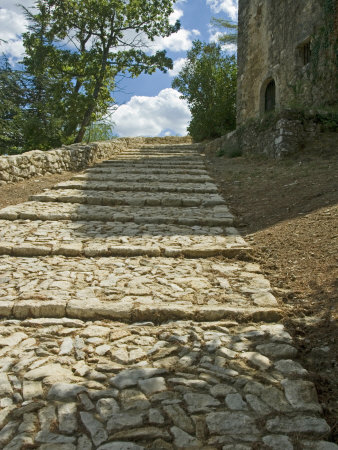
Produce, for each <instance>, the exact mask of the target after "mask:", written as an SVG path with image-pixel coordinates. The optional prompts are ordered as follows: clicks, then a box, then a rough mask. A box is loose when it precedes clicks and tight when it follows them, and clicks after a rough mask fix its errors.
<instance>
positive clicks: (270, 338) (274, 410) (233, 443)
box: [0, 319, 337, 450]
mask: <svg viewBox="0 0 338 450" xmlns="http://www.w3.org/2000/svg"><path fill="white" fill-rule="evenodd" d="M74 324H75V325H76V326H75V327H71V326H70V325H71V324H70V323H66V322H65V319H54V321H53V322H52V321H51V320H50V319H39V320H37V319H35V320H32V319H27V320H23V321H21V320H2V321H0V332H1V335H2V336H11V335H13V334H14V333H20V335H25V339H23V340H22V341H21V342H20V343H16V344H14V343H12V345H8V346H6V347H2V348H1V351H2V355H3V356H2V357H1V358H0V368H1V371H2V372H1V373H2V377H6V383H7V384H8V385H9V389H8V390H7V391H6V392H4V393H1V394H0V401H1V403H2V405H7V406H4V407H3V408H2V410H1V414H0V420H1V422H0V429H2V430H1V431H0V439H1V441H0V442H1V445H2V448H4V449H7V448H8V449H10V448H22V447H24V445H26V446H27V445H29V446H30V447H38V446H40V448H43V449H47V448H48V449H58V450H60V449H61V450H65V449H66V450H74V449H76V448H79V449H81V450H83V449H93V448H97V449H101V450H109V449H117V450H121V449H126V450H136V449H159V448H166V449H172V450H174V449H176V448H181V447H182V446H184V448H189V447H191V446H193V448H198V449H201V450H202V449H207V448H213V449H224V448H229V449H231V448H234V449H236V448H248V449H249V448H253V447H254V448H264V445H265V444H266V445H268V446H271V448H281V449H284V448H287V449H293V448H294V449H296V448H318V449H319V448H328V449H332V450H334V449H335V448H337V446H335V444H333V443H329V442H327V441H325V439H326V438H327V436H328V433H329V431H330V428H329V426H328V424H327V423H326V422H325V420H324V419H322V418H321V417H320V405H319V403H318V399H317V396H316V393H315V390H314V386H313V384H312V383H311V382H309V381H308V380H306V379H305V378H304V375H298V376H296V377H295V376H293V377H292V379H289V378H288V376H287V375H286V374H285V373H284V372H282V371H280V370H279V369H278V367H279V366H280V365H281V362H282V360H278V357H277V358H276V356H275V355H272V357H271V364H270V366H269V367H267V368H265V369H260V368H257V367H255V366H254V365H252V364H251V362H249V361H248V360H247V359H246V358H245V357H243V355H244V353H245V352H251V353H254V352H257V348H259V347H260V346H262V345H264V344H266V345H276V344H277V343H279V344H281V343H284V344H286V343H287V344H288V345H290V344H291V345H292V340H291V337H290V335H289V334H288V333H287V331H286V330H285V328H284V327H283V325H281V324H276V323H272V324H260V323H247V324H240V323H238V322H236V321H215V322H208V323H206V322H194V321H176V322H168V323H165V324H163V325H155V324H154V323H152V322H147V323H134V324H130V325H127V324H123V323H120V322H111V321H110V322H107V321H95V322H89V323H88V322H84V321H80V320H78V321H76V323H74ZM66 340H71V341H72V342H73V347H72V350H71V351H70V352H69V353H68V354H67V355H66V356H62V355H60V353H61V349H62V348H63V346H64V342H65V341H66ZM102 345H105V346H106V347H107V348H108V350H107V352H106V353H105V354H104V355H100V351H99V349H100V348H101V347H102ZM227 352H228V355H229V357H227V356H225V355H226V353H227ZM230 352H232V353H233V355H235V357H233V356H230ZM277 362H279V366H277ZM292 362H293V361H290V363H291V364H292ZM294 364H296V363H295V362H294ZM303 374H304V370H303ZM32 379H34V380H35V379H38V381H31V380H32ZM29 383H30V384H31V385H33V384H35V385H38V386H39V398H38V399H36V398H33V399H32V400H30V401H29V402H27V401H26V402H25V401H24V398H23V397H24V392H25V389H27V386H28V384H29ZM295 385H297V389H293V387H292V386H295Z"/></svg>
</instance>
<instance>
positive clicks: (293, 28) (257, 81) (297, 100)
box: [237, 0, 337, 126]
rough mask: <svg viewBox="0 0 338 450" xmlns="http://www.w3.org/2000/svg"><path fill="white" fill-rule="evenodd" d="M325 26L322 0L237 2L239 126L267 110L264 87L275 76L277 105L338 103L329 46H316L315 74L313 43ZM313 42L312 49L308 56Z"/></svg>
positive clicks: (309, 107)
mask: <svg viewBox="0 0 338 450" xmlns="http://www.w3.org/2000/svg"><path fill="white" fill-rule="evenodd" d="M323 26H324V27H325V18H324V14H323V5H322V2H319V1H318V0H307V1H304V0H283V1H266V0H240V1H239V40H238V96H237V121H238V126H240V125H243V124H244V123H245V122H246V121H247V120H248V119H252V118H258V117H260V116H262V115H263V114H264V112H265V101H264V100H265V90H266V87H267V85H268V84H269V82H270V81H272V80H274V82H275V85H276V98H275V100H276V110H282V109H284V108H290V107H291V108H304V109H311V108H319V107H322V106H325V105H333V104H334V103H336V102H337V84H336V83H337V77H336V73H337V72H336V67H335V66H334V62H332V63H329V61H328V58H327V52H329V51H330V50H327V49H325V48H317V53H318V52H319V53H320V56H319V64H318V70H319V72H320V73H319V74H317V76H316V77H315V73H314V67H313V61H314V58H315V55H314V48H312V47H314V43H315V42H316V39H317V42H318V39H319V38H317V36H319V35H320V33H321V32H322V27H323ZM333 41H334V37H333ZM309 43H310V47H311V51H312V53H309V52H308V53H307V55H304V51H307V50H306V47H305V46H306V44H309ZM310 47H308V50H309V49H310ZM304 49H305V50H304ZM332 52H333V47H332ZM317 57H318V55H317ZM308 58H309V61H308ZM307 61H308V62H307ZM317 62H318V61H317Z"/></svg>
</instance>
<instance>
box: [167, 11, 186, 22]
mask: <svg viewBox="0 0 338 450" xmlns="http://www.w3.org/2000/svg"><path fill="white" fill-rule="evenodd" d="M182 16H183V11H182V9H179V8H174V12H173V13H171V14H170V17H169V22H170V24H171V25H174V24H175V23H176V20H180V18H181V17H182Z"/></svg>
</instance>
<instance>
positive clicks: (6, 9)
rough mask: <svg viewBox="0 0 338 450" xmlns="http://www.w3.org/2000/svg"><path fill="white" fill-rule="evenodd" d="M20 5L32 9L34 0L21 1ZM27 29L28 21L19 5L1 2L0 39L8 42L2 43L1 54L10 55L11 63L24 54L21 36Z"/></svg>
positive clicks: (8, 1)
mask: <svg viewBox="0 0 338 450" xmlns="http://www.w3.org/2000/svg"><path fill="white" fill-rule="evenodd" d="M20 3H21V4H22V5H23V6H25V7H26V8H30V7H31V6H33V4H34V0H21V1H20ZM26 27H27V20H26V17H25V15H24V12H23V10H22V8H21V7H20V6H19V4H18V3H16V2H13V1H12V0H1V7H0V39H3V40H4V41H7V42H2V43H1V47H0V52H1V53H6V54H8V55H9V57H10V61H12V60H13V59H19V58H22V56H23V54H24V47H23V44H22V39H21V34H22V33H23V32H25V31H26Z"/></svg>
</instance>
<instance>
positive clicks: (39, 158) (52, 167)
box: [0, 136, 191, 185]
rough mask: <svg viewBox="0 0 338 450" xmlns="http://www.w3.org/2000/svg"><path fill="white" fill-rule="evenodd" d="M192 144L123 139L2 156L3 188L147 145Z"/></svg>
mask: <svg viewBox="0 0 338 450" xmlns="http://www.w3.org/2000/svg"><path fill="white" fill-rule="evenodd" d="M155 143H156V144H159V143H161V144H178V143H182V144H183V143H191V138H190V137H183V138H182V137H176V136H173V137H171V136H168V137H164V138H144V137H136V138H119V139H114V140H111V141H104V142H94V143H91V144H73V145H67V146H63V147H61V148H58V149H53V150H49V151H41V150H32V151H30V152H26V153H23V154H20V155H10V156H0V185H4V184H7V183H13V182H18V181H22V180H24V179H28V178H32V177H34V176H37V175H44V174H46V173H62V172H66V171H76V170H82V169H85V168H86V167H88V166H91V165H93V164H95V163H97V162H99V161H101V160H103V159H107V158H113V157H114V155H117V154H119V153H120V152H121V151H122V150H126V149H127V148H132V147H133V146H140V145H141V146H142V145H144V144H155Z"/></svg>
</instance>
